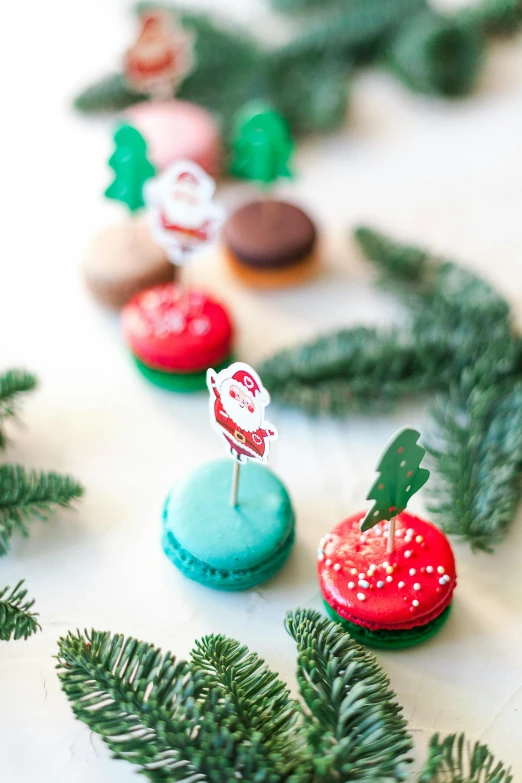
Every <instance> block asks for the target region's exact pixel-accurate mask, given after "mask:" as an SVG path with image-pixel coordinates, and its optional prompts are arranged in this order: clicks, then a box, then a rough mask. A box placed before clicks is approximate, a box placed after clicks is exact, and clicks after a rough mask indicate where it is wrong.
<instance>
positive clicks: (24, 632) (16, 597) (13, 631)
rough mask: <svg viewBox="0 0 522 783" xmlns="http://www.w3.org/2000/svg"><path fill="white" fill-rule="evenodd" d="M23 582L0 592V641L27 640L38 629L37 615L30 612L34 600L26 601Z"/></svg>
mask: <svg viewBox="0 0 522 783" xmlns="http://www.w3.org/2000/svg"><path fill="white" fill-rule="evenodd" d="M23 584H24V581H23V580H22V581H21V582H18V584H17V585H16V587H13V589H12V590H11V588H9V587H5V588H4V589H3V590H0V640H1V641H3V642H8V641H10V640H11V639H15V640H16V639H22V638H23V639H27V638H29V636H31V635H32V634H33V633H36V631H37V630H38V629H39V628H40V626H39V624H38V620H37V617H38V614H37V613H35V612H32V611H31V608H32V607H33V605H34V600H30V599H29V600H28V599H27V590H26V589H25V587H23Z"/></svg>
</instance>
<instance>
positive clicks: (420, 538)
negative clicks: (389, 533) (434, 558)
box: [415, 536, 424, 544]
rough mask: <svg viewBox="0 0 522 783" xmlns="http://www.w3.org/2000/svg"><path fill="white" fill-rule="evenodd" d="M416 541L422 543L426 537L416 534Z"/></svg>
mask: <svg viewBox="0 0 522 783" xmlns="http://www.w3.org/2000/svg"><path fill="white" fill-rule="evenodd" d="M415 541H416V542H417V544H422V542H423V541H424V539H423V537H422V536H416V537H415Z"/></svg>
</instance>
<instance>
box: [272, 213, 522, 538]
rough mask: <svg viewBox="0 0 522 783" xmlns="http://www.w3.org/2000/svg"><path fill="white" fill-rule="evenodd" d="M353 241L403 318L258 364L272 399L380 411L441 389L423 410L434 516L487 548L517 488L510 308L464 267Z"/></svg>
mask: <svg viewBox="0 0 522 783" xmlns="http://www.w3.org/2000/svg"><path fill="white" fill-rule="evenodd" d="M355 237H356V240H357V242H358V244H359V246H360V247H361V249H362V251H363V252H364V254H365V256H366V257H367V258H368V260H370V261H371V262H372V263H373V264H374V265H375V266H376V268H377V269H378V271H379V279H380V282H381V283H382V284H384V285H385V286H387V287H388V288H390V287H391V288H392V289H393V290H395V291H396V292H397V293H399V295H400V296H401V297H402V299H403V301H404V303H405V305H406V307H407V308H408V312H409V314H410V321H409V323H407V324H406V325H402V326H400V327H392V328H390V329H388V330H386V329H380V330H377V329H371V328H368V327H355V328H352V329H343V330H341V331H338V332H336V333H334V334H331V335H325V336H323V337H320V338H319V339H317V340H314V341H313V342H311V343H308V344H305V345H301V346H297V347H294V348H290V349H286V350H284V351H281V352H279V353H278V354H276V355H275V356H272V357H270V358H269V359H267V360H265V362H264V363H263V364H262V365H261V367H260V368H259V371H260V374H261V377H262V378H263V379H264V382H265V384H266V386H267V388H268V389H269V390H270V391H271V393H272V394H273V396H274V398H275V399H276V400H277V399H278V400H280V401H281V402H283V403H287V404H291V405H296V406H298V407H301V408H303V409H304V410H307V411H309V412H311V413H333V414H336V415H345V414H347V413H350V412H352V411H362V412H372V411H374V410H376V409H377V410H386V409H389V408H391V407H392V406H393V405H394V404H396V403H398V402H400V401H401V400H404V399H406V398H411V397H414V396H418V395H420V394H426V393H428V392H439V393H441V394H440V396H439V398H438V400H437V401H436V403H435V405H434V406H433V409H432V420H433V425H434V426H432V427H431V435H430V440H429V442H428V444H427V445H428V450H429V451H430V452H431V457H432V460H433V481H432V484H431V486H430V489H431V495H432V507H431V510H432V511H433V513H434V514H435V515H436V520H437V522H438V523H439V524H440V526H441V527H442V528H443V529H444V530H445V531H446V532H447V533H452V534H455V535H459V536H461V537H462V538H464V539H465V540H466V541H468V542H469V544H470V545H471V547H472V548H473V549H477V550H484V551H492V549H493V548H494V546H495V545H496V544H497V543H498V542H499V541H500V540H501V539H502V538H503V536H504V535H505V533H506V532H507V530H508V528H509V525H510V523H511V521H512V520H513V518H514V516H515V511H516V507H517V504H518V501H519V499H520V494H521V491H522V481H521V478H522V436H521V432H522V387H521V383H522V380H521V379H522V339H521V337H520V335H519V334H518V333H517V332H516V330H515V328H514V324H513V319H512V315H511V310H510V307H509V304H508V302H506V300H505V299H504V298H503V297H502V296H501V295H500V294H499V293H498V291H496V290H495V289H494V288H493V286H491V285H490V284H489V283H488V282H487V281H485V280H483V279H482V278H481V277H479V276H477V275H475V274H474V273H473V272H471V271H470V270H469V269H466V268H464V267H461V266H460V265H458V264H455V263H454V262H452V261H449V260H447V259H444V258H440V257H438V256H436V255H434V254H433V253H430V252H428V251H425V250H422V249H420V248H417V247H413V246H410V245H407V244H402V243H399V242H396V241H394V240H392V239H390V238H389V237H387V236H385V235H383V234H380V233H378V232H376V231H374V230H372V229H370V228H367V227H359V228H358V229H357V230H356V231H355Z"/></svg>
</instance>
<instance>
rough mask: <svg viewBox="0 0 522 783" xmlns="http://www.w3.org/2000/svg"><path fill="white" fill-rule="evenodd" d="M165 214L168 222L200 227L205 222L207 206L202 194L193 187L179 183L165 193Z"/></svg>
mask: <svg viewBox="0 0 522 783" xmlns="http://www.w3.org/2000/svg"><path fill="white" fill-rule="evenodd" d="M164 215H165V217H166V218H167V220H168V222H169V223H171V224H172V225H175V226H183V228H189V229H190V228H200V227H201V226H202V225H203V223H204V222H205V208H204V206H203V204H202V202H201V200H200V194H199V193H198V192H197V191H196V192H195V191H194V189H193V188H184V187H183V186H181V185H177V186H176V188H175V189H170V190H169V192H168V193H165V199H164Z"/></svg>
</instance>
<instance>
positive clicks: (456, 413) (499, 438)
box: [425, 369, 522, 552]
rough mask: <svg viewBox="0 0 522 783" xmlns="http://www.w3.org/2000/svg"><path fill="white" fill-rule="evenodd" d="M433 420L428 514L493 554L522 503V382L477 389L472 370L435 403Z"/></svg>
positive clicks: (472, 545)
mask: <svg viewBox="0 0 522 783" xmlns="http://www.w3.org/2000/svg"><path fill="white" fill-rule="evenodd" d="M480 376H481V373H480V372H479V374H478V377H480ZM486 377H487V376H486ZM483 379H484V377H483V376H482V380H483ZM432 417H433V420H434V422H435V425H436V430H435V431H434V432H432V433H431V435H430V434H429V435H428V441H427V443H426V444H425V445H426V448H427V451H428V453H429V454H430V456H431V458H432V463H433V469H434V483H433V485H432V487H430V488H429V491H430V494H431V497H432V502H431V506H430V509H429V510H430V511H431V512H433V513H434V514H435V515H436V517H437V518H438V522H439V524H440V526H441V527H442V529H443V530H444V531H445V532H446V533H449V534H454V535H458V536H460V537H462V538H463V539H464V540H466V541H468V543H469V544H470V545H471V547H472V549H474V550H482V551H485V552H491V551H492V550H493V548H494V546H495V545H496V544H497V543H498V542H499V541H501V540H502V538H503V537H504V536H505V534H506V532H507V530H508V528H509V525H510V524H511V522H512V520H513V518H514V516H515V511H516V507H517V504H518V502H519V500H520V493H521V489H522V485H521V471H522V382H521V381H516V382H505V383H502V384H492V385H489V384H487V382H486V384H484V385H482V384H481V385H478V384H477V375H476V374H475V372H473V371H472V370H471V369H470V370H468V371H467V372H466V373H464V374H463V377H462V379H461V381H460V383H459V384H458V385H455V386H452V387H451V389H450V391H449V394H448V395H447V396H444V397H442V398H440V399H439V400H438V401H437V402H436V403H435V405H434V407H433V410H432Z"/></svg>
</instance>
